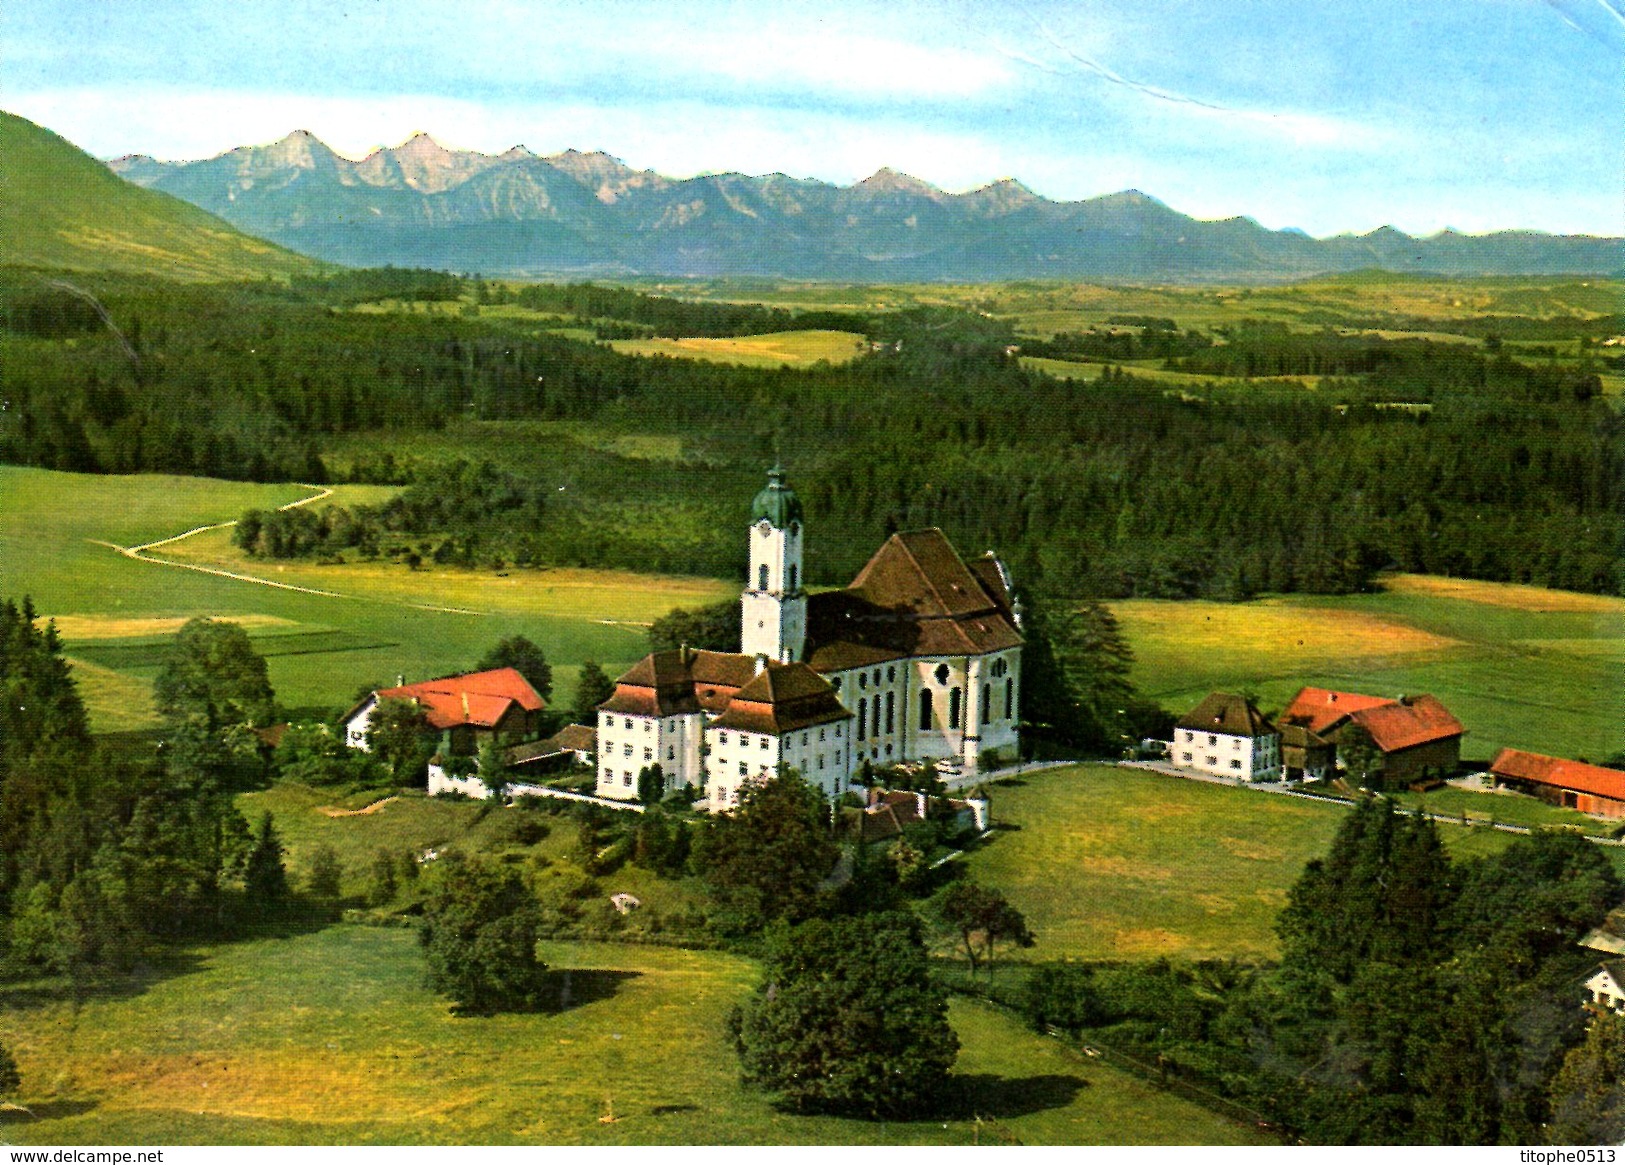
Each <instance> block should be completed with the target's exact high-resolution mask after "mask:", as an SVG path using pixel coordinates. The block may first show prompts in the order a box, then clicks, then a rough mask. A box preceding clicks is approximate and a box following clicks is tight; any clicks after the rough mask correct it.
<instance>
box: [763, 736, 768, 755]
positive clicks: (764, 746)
mask: <svg viewBox="0 0 1625 1165" xmlns="http://www.w3.org/2000/svg"><path fill="white" fill-rule="evenodd" d="M762 750H763V751H764V752H765V751H766V750H767V737H765V736H764V737H762Z"/></svg>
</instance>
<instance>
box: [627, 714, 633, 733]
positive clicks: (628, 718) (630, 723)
mask: <svg viewBox="0 0 1625 1165" xmlns="http://www.w3.org/2000/svg"><path fill="white" fill-rule="evenodd" d="M626 730H627V731H628V732H631V731H632V717H630V716H628V717H627V718H626Z"/></svg>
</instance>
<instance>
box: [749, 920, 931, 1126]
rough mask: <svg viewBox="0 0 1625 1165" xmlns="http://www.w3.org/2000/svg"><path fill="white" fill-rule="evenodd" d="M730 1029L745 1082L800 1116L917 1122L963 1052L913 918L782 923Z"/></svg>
mask: <svg viewBox="0 0 1625 1165" xmlns="http://www.w3.org/2000/svg"><path fill="white" fill-rule="evenodd" d="M729 1024H730V1028H731V1031H732V1034H733V1037H734V1045H735V1048H736V1049H737V1051H738V1053H739V1060H740V1064H741V1066H742V1068H743V1076H744V1079H745V1081H746V1083H750V1084H756V1085H759V1086H761V1087H763V1088H766V1089H768V1090H770V1091H773V1092H777V1093H779V1094H780V1095H781V1096H783V1097H784V1098H785V1099H786V1100H788V1101H790V1102H792V1103H794V1104H795V1105H796V1107H798V1108H802V1109H813V1110H819V1111H831V1112H847V1113H859V1114H863V1115H868V1116H887V1115H896V1114H900V1113H910V1114H916V1115H917V1114H918V1113H919V1112H920V1111H921V1108H922V1106H923V1107H926V1108H929V1107H930V1106H931V1105H932V1104H933V1102H935V1101H936V1100H938V1099H939V1098H940V1097H941V1094H942V1087H943V1084H944V1082H945V1081H946V1079H947V1076H948V1071H949V1069H950V1068H952V1067H953V1062H954V1057H955V1056H956V1055H957V1054H958V1052H959V1039H958V1037H956V1036H955V1035H954V1033H953V1029H952V1028H950V1027H949V1026H948V997H947V993H946V992H945V991H944V990H943V989H942V988H941V987H940V986H938V985H937V984H935V983H933V982H932V979H931V975H930V972H929V970H928V968H927V965H926V954H925V943H924V941H923V939H922V938H921V935H920V925H919V922H918V921H917V920H916V919H915V918H914V917H913V916H912V915H910V914H904V913H891V914H871V915H863V916H860V917H857V918H844V919H835V920H829V919H813V920H812V921H810V922H805V923H803V924H802V925H800V926H798V927H794V928H789V927H781V928H780V929H779V930H778V931H777V932H776V933H775V934H774V936H773V938H772V939H771V940H770V942H769V946H768V954H767V964H766V974H765V975H764V977H763V980H762V983H761V985H760V986H758V987H757V989H756V992H755V993H754V994H753V995H752V996H751V997H750V998H749V999H747V1000H746V1001H745V1003H744V1004H743V1005H742V1006H741V1007H740V1008H739V1009H738V1010H736V1011H735V1012H734V1014H733V1015H732V1017H731V1018H730V1021H729Z"/></svg>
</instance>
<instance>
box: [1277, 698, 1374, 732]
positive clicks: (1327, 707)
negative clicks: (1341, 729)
mask: <svg viewBox="0 0 1625 1165" xmlns="http://www.w3.org/2000/svg"><path fill="white" fill-rule="evenodd" d="M1398 702H1399V701H1397V700H1392V699H1389V698H1388V697H1387V696H1362V695H1359V694H1358V693H1356V692H1334V691H1331V690H1330V689H1328V688H1303V689H1301V690H1300V691H1299V692H1298V694H1297V695H1296V696H1293V697H1292V703H1290V704H1288V705H1287V706H1286V711H1284V712H1282V713H1281V715H1280V717H1279V718H1280V719H1281V720H1282V721H1283V722H1290V723H1292V724H1299V725H1302V726H1303V727H1305V728H1307V729H1309V731H1310V732H1315V733H1320V734H1324V733H1326V732H1327V731H1329V730H1330V729H1332V728H1335V727H1336V726H1337V725H1339V724H1341V723H1342V722H1343V721H1344V720H1346V719H1347V718H1348V717H1349V716H1351V715H1352V714H1353V713H1355V712H1359V711H1361V710H1363V709H1366V708H1377V707H1381V706H1382V705H1384V704H1397V703H1398Z"/></svg>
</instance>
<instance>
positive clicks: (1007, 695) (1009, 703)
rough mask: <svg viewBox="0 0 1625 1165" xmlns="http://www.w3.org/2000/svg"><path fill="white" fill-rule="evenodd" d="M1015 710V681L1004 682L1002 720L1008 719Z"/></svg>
mask: <svg viewBox="0 0 1625 1165" xmlns="http://www.w3.org/2000/svg"><path fill="white" fill-rule="evenodd" d="M1015 708H1016V681H1015V680H1005V681H1004V718H1005V719H1006V720H1008V719H1010V718H1011V717H1012V716H1013V715H1015Z"/></svg>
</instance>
